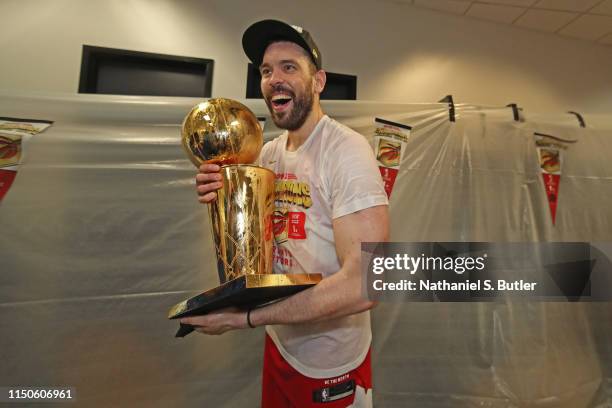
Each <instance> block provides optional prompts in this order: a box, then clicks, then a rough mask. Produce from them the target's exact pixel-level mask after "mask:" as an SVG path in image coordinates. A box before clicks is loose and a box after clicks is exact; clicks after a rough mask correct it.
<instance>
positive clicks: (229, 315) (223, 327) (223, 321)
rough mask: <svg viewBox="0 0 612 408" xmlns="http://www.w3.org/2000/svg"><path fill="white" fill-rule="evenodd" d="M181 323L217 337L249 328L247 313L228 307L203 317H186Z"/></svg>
mask: <svg viewBox="0 0 612 408" xmlns="http://www.w3.org/2000/svg"><path fill="white" fill-rule="evenodd" d="M180 322H181V323H183V324H190V325H192V326H194V329H195V330H196V331H198V332H200V333H204V334H215V335H218V334H223V333H225V332H226V331H229V330H235V329H246V328H247V327H248V324H247V313H246V312H245V311H243V310H240V309H238V308H236V307H228V308H225V309H221V310H217V311H216V312H212V313H209V314H205V315H203V316H193V317H184V318H182V319H181V320H180Z"/></svg>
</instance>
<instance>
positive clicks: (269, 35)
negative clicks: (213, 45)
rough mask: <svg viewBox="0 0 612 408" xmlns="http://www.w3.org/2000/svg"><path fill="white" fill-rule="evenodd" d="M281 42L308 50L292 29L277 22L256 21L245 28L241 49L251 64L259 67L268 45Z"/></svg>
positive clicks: (299, 36)
mask: <svg viewBox="0 0 612 408" xmlns="http://www.w3.org/2000/svg"><path fill="white" fill-rule="evenodd" d="M283 40H285V41H290V42H293V43H296V44H298V45H299V46H300V47H302V48H304V49H305V50H309V49H310V47H309V45H308V44H307V43H306V41H305V40H304V39H303V38H302V36H301V35H300V34H299V33H298V32H297V31H295V29H294V28H293V27H291V26H290V25H289V24H287V23H283V22H282V21H278V20H262V21H258V22H257V23H255V24H253V25H251V26H250V27H249V28H247V29H246V31H245V32H244V34H243V35H242V48H243V49H244V53H245V54H246V56H247V57H248V58H249V59H250V60H251V62H252V63H253V64H255V66H257V67H259V66H260V65H261V62H262V61H263V56H264V53H265V51H266V48H267V47H268V45H269V44H270V43H271V42H273V41H283ZM315 65H316V64H315Z"/></svg>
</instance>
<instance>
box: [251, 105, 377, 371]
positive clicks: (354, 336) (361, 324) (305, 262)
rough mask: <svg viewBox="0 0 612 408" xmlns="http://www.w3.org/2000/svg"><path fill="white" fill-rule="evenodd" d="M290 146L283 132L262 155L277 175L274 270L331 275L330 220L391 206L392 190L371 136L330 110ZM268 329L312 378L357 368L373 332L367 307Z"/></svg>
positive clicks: (335, 259) (286, 355)
mask: <svg viewBox="0 0 612 408" xmlns="http://www.w3.org/2000/svg"><path fill="white" fill-rule="evenodd" d="M286 146H287V132H284V133H283V134H282V135H280V136H279V137H278V138H276V139H274V140H273V141H271V142H269V143H267V144H266V145H265V146H264V147H263V150H262V152H261V155H260V158H259V162H260V165H261V166H263V167H266V168H269V169H271V170H272V171H274V173H275V174H276V201H275V213H274V237H275V246H274V272H275V273H321V274H323V277H326V276H329V275H331V274H334V273H336V272H337V271H338V270H339V269H340V263H339V260H338V257H337V255H336V248H335V244H334V232H333V228H332V220H333V219H334V218H338V217H342V216H343V215H347V214H350V213H353V212H356V211H359V210H362V209H365V208H369V207H373V206H376V205H386V204H388V200H387V194H386V193H385V190H384V186H383V182H382V179H381V176H380V172H379V170H378V167H377V166H376V161H375V158H374V153H373V151H372V148H371V147H370V145H369V144H368V142H367V141H366V139H365V138H364V137H363V136H362V135H360V134H358V133H357V132H355V131H353V130H351V129H349V128H348V127H346V126H344V125H342V124H340V123H338V122H336V121H334V120H332V119H330V118H329V117H327V116H324V117H323V118H322V119H321V120H320V121H319V123H318V124H317V126H316V127H315V129H314V130H313V132H312V133H311V134H310V136H309V137H308V139H306V141H305V142H304V144H303V145H301V146H300V147H299V148H298V149H297V150H296V151H294V152H290V151H287V150H286ZM266 330H267V332H268V334H269V335H270V337H271V338H272V340H273V341H274V343H275V344H276V346H277V347H278V349H279V351H280V353H281V354H282V355H283V357H284V358H285V359H286V360H287V361H288V362H289V364H291V365H292V366H293V367H294V368H295V369H296V370H297V371H299V372H301V373H302V374H304V375H306V376H309V377H313V378H327V377H333V376H336V375H339V374H341V373H343V372H346V371H349V370H352V369H354V368H356V367H358V366H359V365H360V364H361V362H363V359H364V358H365V356H366V354H367V352H368V349H369V346H370V342H371V338H372V333H371V330H370V314H369V312H364V313H359V314H354V315H351V316H346V317H341V318H337V319H332V320H326V321H323V322H318V323H304V324H292V325H274V326H267V327H266Z"/></svg>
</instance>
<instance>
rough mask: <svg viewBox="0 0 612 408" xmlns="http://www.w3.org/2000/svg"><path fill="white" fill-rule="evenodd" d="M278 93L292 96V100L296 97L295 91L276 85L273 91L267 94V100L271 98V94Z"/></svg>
mask: <svg viewBox="0 0 612 408" xmlns="http://www.w3.org/2000/svg"><path fill="white" fill-rule="evenodd" d="M276 92H282V93H285V94H287V95H289V96H291V97H292V98H293V97H295V94H294V93H293V91H292V90H291V89H289V88H287V87H285V86H283V85H274V86H273V87H272V90H271V91H270V92H268V93H267V94H266V99H269V98H270V94H273V93H276Z"/></svg>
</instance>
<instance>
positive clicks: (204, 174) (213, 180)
mask: <svg viewBox="0 0 612 408" xmlns="http://www.w3.org/2000/svg"><path fill="white" fill-rule="evenodd" d="M199 170H200V172H199V173H198V174H197V175H196V190H197V191H198V201H199V202H201V203H202V204H210V203H212V202H213V201H215V200H216V199H217V193H215V191H216V190H218V189H220V188H221V187H222V186H223V184H222V183H221V174H219V170H221V167H219V165H217V164H202V165H201V166H200V169H199Z"/></svg>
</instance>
